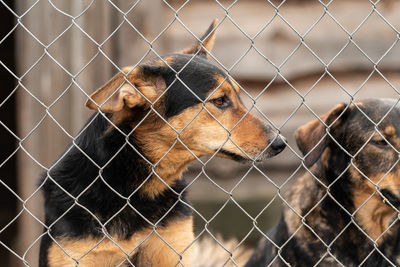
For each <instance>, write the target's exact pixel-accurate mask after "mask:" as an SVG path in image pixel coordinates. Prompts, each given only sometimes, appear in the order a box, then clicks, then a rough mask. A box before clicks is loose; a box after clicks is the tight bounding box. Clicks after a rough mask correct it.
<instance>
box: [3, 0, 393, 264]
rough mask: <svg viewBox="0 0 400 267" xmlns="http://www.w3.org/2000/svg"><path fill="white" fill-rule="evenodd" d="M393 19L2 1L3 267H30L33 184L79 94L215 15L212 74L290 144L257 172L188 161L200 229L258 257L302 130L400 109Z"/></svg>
mask: <svg viewBox="0 0 400 267" xmlns="http://www.w3.org/2000/svg"><path fill="white" fill-rule="evenodd" d="M399 11H400V2H399V1H395V0H382V1H377V3H375V2H372V1H371V2H370V1H364V0H333V1H323V0H321V1H317V0H287V1H277V0H274V1H272V0H271V1H265V0H246V1H244V0H239V1H225V0H219V1H214V0H201V1H200V0H190V1H180V0H165V1H161V0H142V1H126V0H120V1H117V0H114V1H112V0H109V1H105V0H99V1H89V0H69V1H65V0H52V1H47V0H39V1H38V0H35V1H33V0H26V1H25V0H20V1H11V0H9V1H6V0H0V21H1V25H2V26H1V28H0V51H1V52H0V65H1V66H0V77H1V82H2V86H1V90H0V147H1V150H0V259H1V260H2V263H1V265H2V266H22V265H23V261H22V260H21V259H23V260H26V261H27V263H28V264H29V266H36V264H37V254H38V248H39V242H40V235H41V232H42V225H41V223H40V222H39V221H40V220H42V219H43V210H42V197H41V194H40V192H39V191H38V190H37V183H38V177H39V175H40V173H42V172H43V171H45V170H46V168H49V167H50V166H51V165H52V163H53V162H54V160H55V159H56V158H57V157H58V155H60V154H61V152H62V151H64V149H65V147H66V145H67V144H68V143H69V142H70V141H71V140H72V138H73V137H74V136H75V135H76V134H77V133H78V131H79V129H80V128H81V127H82V125H83V124H84V122H85V121H86V119H87V118H88V116H89V115H90V113H91V112H90V111H89V110H87V109H86V108H85V107H84V102H85V100H86V98H87V96H86V94H90V93H92V92H93V91H94V90H96V89H97V88H99V87H100V86H101V85H103V84H104V83H105V82H106V81H108V80H109V79H110V78H111V77H112V76H113V75H114V74H115V73H117V68H116V67H122V66H126V65H135V64H140V62H142V61H143V60H146V59H150V58H154V57H157V55H163V54H166V53H170V52H174V51H178V50H180V49H182V48H184V47H187V46H189V45H191V44H193V43H194V42H195V41H196V39H195V36H197V37H201V35H202V34H203V33H204V31H205V30H206V29H207V28H208V26H209V24H210V23H211V21H212V20H213V19H214V18H218V19H219V26H218V30H217V38H216V42H215V48H214V50H213V54H212V55H213V59H212V61H213V63H214V64H216V65H218V66H220V67H221V68H223V69H225V70H226V71H227V72H229V73H230V74H231V75H232V76H233V77H234V79H235V80H236V81H237V82H238V84H240V86H241V87H242V97H243V99H244V102H245V103H246V104H247V105H248V107H251V106H252V105H251V103H252V101H253V100H255V105H256V106H257V107H258V109H259V110H260V111H261V112H262V113H263V114H260V112H257V111H256V112H255V113H259V115H260V116H261V117H264V116H265V117H267V118H268V119H269V120H270V123H271V124H273V125H274V127H275V128H276V129H277V130H279V131H280V132H281V133H282V134H283V135H284V136H285V137H287V139H288V142H289V145H290V147H288V148H287V149H286V150H285V151H284V152H283V153H281V154H280V155H279V156H277V157H276V158H274V159H271V160H268V161H267V162H265V163H263V164H257V165H253V166H249V165H242V164H238V163H235V162H232V161H228V160H222V159H218V158H213V159H211V160H209V161H208V160H207V159H203V162H207V164H206V165H205V166H202V165H201V164H199V163H194V164H192V165H191V167H190V169H189V171H188V172H187V173H186V177H187V179H188V180H190V181H194V182H193V184H192V185H191V186H190V188H189V196H190V199H191V201H192V203H193V207H194V209H195V210H196V211H197V212H196V213H195V214H196V215H195V216H196V220H195V231H196V233H197V234H199V233H203V234H202V235H201V236H202V237H203V236H206V235H207V232H205V233H204V229H207V231H209V232H211V233H212V234H215V235H217V234H218V235H219V236H222V238H223V239H229V238H235V239H237V240H239V241H243V242H245V245H246V246H249V247H251V246H254V244H255V243H256V241H257V240H258V239H259V238H260V236H261V234H260V232H259V231H258V230H255V228H254V223H253V222H256V225H257V227H259V229H260V230H261V231H263V232H265V231H267V230H268V229H269V228H270V227H271V226H272V225H274V224H275V223H276V222H277V220H278V218H279V216H280V210H281V207H282V205H284V202H283V200H282V198H284V195H285V192H287V190H288V189H290V186H291V184H292V182H293V181H295V180H296V178H297V177H299V176H300V175H301V174H302V173H303V172H304V170H303V168H302V167H301V159H300V158H299V156H298V154H297V153H298V150H297V148H296V144H295V140H294V138H293V133H294V131H295V130H296V129H297V127H299V126H300V125H302V124H304V123H306V122H308V121H310V120H312V119H315V114H317V115H322V114H323V113H325V112H327V111H328V110H329V109H330V108H332V107H333V106H334V105H335V104H336V103H339V102H346V103H348V102H349V101H350V100H351V99H355V100H357V99H363V98H369V97H390V98H399V93H398V91H397V90H398V88H399V87H400V76H399V73H400V60H399V58H400V45H399V44H398V42H399V29H400V16H399V15H398V14H399ZM150 47H151V49H150ZM253 110H256V109H254V108H253ZM230 195H232V197H230ZM3 264H4V265H3Z"/></svg>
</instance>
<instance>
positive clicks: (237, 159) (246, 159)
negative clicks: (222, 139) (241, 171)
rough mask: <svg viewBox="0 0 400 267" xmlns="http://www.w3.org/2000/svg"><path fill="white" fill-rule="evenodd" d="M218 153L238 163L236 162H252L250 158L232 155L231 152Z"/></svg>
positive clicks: (221, 150)
mask: <svg viewBox="0 0 400 267" xmlns="http://www.w3.org/2000/svg"><path fill="white" fill-rule="evenodd" d="M218 153H220V154H223V155H225V156H228V157H229V158H231V159H233V160H234V161H238V162H251V161H252V160H251V159H250V158H245V157H242V156H240V155H238V154H236V153H233V152H230V151H227V150H224V149H220V150H219V151H218Z"/></svg>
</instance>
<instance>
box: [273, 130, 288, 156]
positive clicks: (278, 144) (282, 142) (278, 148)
mask: <svg viewBox="0 0 400 267" xmlns="http://www.w3.org/2000/svg"><path fill="white" fill-rule="evenodd" d="M285 147H286V138H285V137H283V136H282V135H280V134H279V135H278V136H277V137H276V138H274V139H273V140H272V143H270V148H271V150H273V152H274V153H275V155H276V154H278V153H280V152H282V151H283V150H284V149H285Z"/></svg>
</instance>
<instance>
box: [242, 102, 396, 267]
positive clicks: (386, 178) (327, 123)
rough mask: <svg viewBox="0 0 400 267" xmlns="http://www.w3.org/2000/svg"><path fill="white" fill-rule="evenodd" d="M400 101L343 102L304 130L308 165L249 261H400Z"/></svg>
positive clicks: (300, 140)
mask: <svg viewBox="0 0 400 267" xmlns="http://www.w3.org/2000/svg"><path fill="white" fill-rule="evenodd" d="M396 103H397V102H396V101H395V100H390V99H369V100H365V101H361V102H358V103H356V104H350V105H346V104H338V105H337V106H335V107H334V108H333V109H332V110H331V111H329V112H328V113H327V114H325V115H323V116H322V117H321V118H320V119H316V120H314V121H311V122H309V123H308V124H306V125H304V126H302V127H300V128H299V129H298V130H297V132H296V135H295V137H296V141H297V144H298V147H299V149H300V151H301V152H302V153H303V155H304V166H305V167H307V168H308V172H306V174H305V175H304V176H302V177H301V178H299V179H298V180H297V181H296V183H295V185H294V186H293V188H291V190H290V192H289V196H288V198H286V200H287V201H288V203H289V205H286V206H285V207H284V210H283V215H282V217H281V220H280V222H279V223H278V224H277V225H276V226H275V227H273V228H272V230H270V231H269V232H268V233H267V235H266V237H264V238H263V239H262V240H261V241H260V242H259V244H258V246H257V248H256V249H255V251H254V252H253V255H252V256H251V258H250V259H249V261H248V262H247V263H246V265H245V266H246V267H254V266H316V265H318V266H396V265H399V264H400V233H399V230H400V228H399V222H398V215H399V213H398V209H399V207H400V165H399V164H397V162H398V160H399V154H398V149H400V135H399V134H400V108H399V105H398V104H396ZM375 125H376V127H375Z"/></svg>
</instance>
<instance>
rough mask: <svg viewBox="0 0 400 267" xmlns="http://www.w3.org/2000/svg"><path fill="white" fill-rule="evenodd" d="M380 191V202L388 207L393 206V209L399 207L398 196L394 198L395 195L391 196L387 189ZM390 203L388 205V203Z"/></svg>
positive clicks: (399, 199)
mask: <svg viewBox="0 0 400 267" xmlns="http://www.w3.org/2000/svg"><path fill="white" fill-rule="evenodd" d="M380 191H381V194H380V196H381V198H382V201H383V202H384V203H385V204H387V205H389V206H390V204H391V205H393V206H394V207H400V198H399V197H398V196H396V195H395V194H393V193H392V192H391V191H390V190H388V189H382V190H380ZM388 202H390V203H388Z"/></svg>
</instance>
